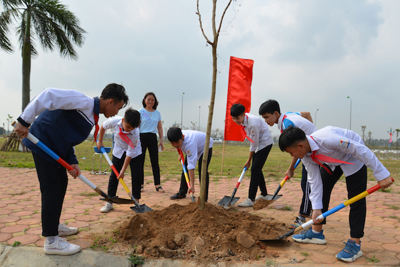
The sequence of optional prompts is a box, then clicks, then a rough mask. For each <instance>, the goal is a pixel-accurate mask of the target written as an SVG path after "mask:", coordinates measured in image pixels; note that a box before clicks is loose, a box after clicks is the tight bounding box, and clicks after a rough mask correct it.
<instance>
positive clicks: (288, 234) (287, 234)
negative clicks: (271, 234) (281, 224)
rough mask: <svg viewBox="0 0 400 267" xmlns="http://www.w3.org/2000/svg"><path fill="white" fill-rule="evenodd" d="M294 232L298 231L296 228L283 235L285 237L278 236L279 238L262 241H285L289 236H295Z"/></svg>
mask: <svg viewBox="0 0 400 267" xmlns="http://www.w3.org/2000/svg"><path fill="white" fill-rule="evenodd" d="M294 230H296V228H294V229H292V230H290V231H289V232H287V233H286V234H283V235H281V236H278V237H277V238H274V239H265V240H260V241H264V242H267V241H279V240H282V239H284V238H286V237H288V236H291V235H293V233H294Z"/></svg>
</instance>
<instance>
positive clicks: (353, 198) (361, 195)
mask: <svg viewBox="0 0 400 267" xmlns="http://www.w3.org/2000/svg"><path fill="white" fill-rule="evenodd" d="M392 181H393V182H394V180H393V178H392ZM380 188H381V186H380V185H379V184H377V185H375V186H373V187H371V188H369V189H367V190H365V191H364V192H362V193H360V194H358V195H357V196H355V197H352V198H350V199H349V200H347V201H345V202H343V203H342V204H340V205H337V206H336V207H334V208H333V209H330V210H328V211H325V212H324V213H322V214H321V215H319V216H318V217H317V219H323V218H326V217H328V216H329V215H331V214H333V213H335V212H337V211H339V210H341V209H343V208H344V207H347V206H348V205H350V204H353V203H354V202H357V201H359V200H360V199H363V198H364V197H366V196H368V195H370V194H372V193H373V192H375V191H377V190H379V189H380ZM313 223H314V221H313V220H309V221H308V222H306V223H303V224H302V225H300V226H298V227H296V228H294V229H292V230H290V231H289V232H287V233H286V234H284V235H281V236H279V237H278V238H276V239H266V240H260V241H276V240H281V239H284V238H286V237H288V236H291V235H293V234H295V233H297V232H299V231H300V230H302V229H305V228H307V227H309V226H311V225H312V224H313Z"/></svg>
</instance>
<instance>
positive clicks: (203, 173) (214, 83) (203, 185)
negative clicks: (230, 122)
mask: <svg viewBox="0 0 400 267" xmlns="http://www.w3.org/2000/svg"><path fill="white" fill-rule="evenodd" d="M216 8H217V0H213V11H212V12H213V13H212V28H213V34H214V42H213V44H212V58H213V72H212V84H211V99H210V106H209V107H208V120H207V132H206V143H205V145H204V153H203V161H202V165H201V183H200V184H201V187H200V210H202V209H204V203H205V193H206V170H207V159H208V152H209V150H210V148H209V146H210V137H211V128H212V120H213V115H214V103H215V92H216V88H217V45H218V33H217V30H216V27H215V13H216Z"/></svg>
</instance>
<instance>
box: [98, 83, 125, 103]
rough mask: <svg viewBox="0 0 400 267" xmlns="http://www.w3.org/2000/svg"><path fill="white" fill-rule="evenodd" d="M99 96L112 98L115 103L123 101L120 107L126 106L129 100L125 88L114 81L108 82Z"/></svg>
mask: <svg viewBox="0 0 400 267" xmlns="http://www.w3.org/2000/svg"><path fill="white" fill-rule="evenodd" d="M100 97H101V98H103V99H113V100H114V102H115V103H119V102H121V101H124V105H123V106H122V107H126V105H127V104H128V101H129V97H128V95H127V94H126V92H125V88H124V87H123V86H122V85H120V84H116V83H110V84H108V85H107V86H106V87H105V88H104V89H103V91H102V92H101V96H100Z"/></svg>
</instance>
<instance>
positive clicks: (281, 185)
mask: <svg viewBox="0 0 400 267" xmlns="http://www.w3.org/2000/svg"><path fill="white" fill-rule="evenodd" d="M299 163H300V159H298V160H297V161H296V164H295V165H294V167H293V170H295V169H296V167H297V166H298V165H299ZM287 180H289V176H287V175H286V176H285V178H284V179H283V180H282V182H281V183H280V184H279V185H278V188H277V189H276V190H275V193H274V195H273V196H272V198H271V200H272V201H275V200H277V199H278V198H279V197H278V198H276V196H277V195H278V193H279V191H280V190H281V189H282V187H283V185H284V184H285V183H286V181H287ZM275 198H276V199H275ZM271 203H272V202H271Z"/></svg>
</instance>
